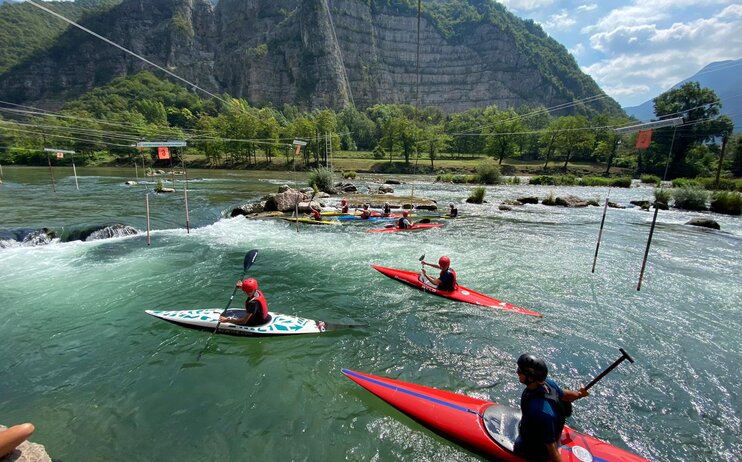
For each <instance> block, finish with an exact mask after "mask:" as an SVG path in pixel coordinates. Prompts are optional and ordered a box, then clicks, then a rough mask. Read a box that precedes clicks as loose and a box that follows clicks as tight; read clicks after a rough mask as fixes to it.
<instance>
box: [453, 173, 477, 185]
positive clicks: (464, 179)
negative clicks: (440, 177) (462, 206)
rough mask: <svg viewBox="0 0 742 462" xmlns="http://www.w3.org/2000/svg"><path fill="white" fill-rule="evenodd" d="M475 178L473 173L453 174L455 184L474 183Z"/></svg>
mask: <svg viewBox="0 0 742 462" xmlns="http://www.w3.org/2000/svg"><path fill="white" fill-rule="evenodd" d="M473 179H474V177H473V176H471V175H453V177H452V178H451V182H452V183H455V184H464V183H472V180H473Z"/></svg>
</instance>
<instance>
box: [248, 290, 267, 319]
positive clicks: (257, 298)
mask: <svg viewBox="0 0 742 462" xmlns="http://www.w3.org/2000/svg"><path fill="white" fill-rule="evenodd" d="M251 302H258V303H259V304H260V314H261V316H262V319H263V321H265V320H266V319H268V316H269V315H268V302H267V301H266V300H265V297H264V296H263V292H261V291H260V290H256V291H255V295H253V297H252V298H249V299H247V300H245V309H247V307H248V305H249V304H250V303H251Z"/></svg>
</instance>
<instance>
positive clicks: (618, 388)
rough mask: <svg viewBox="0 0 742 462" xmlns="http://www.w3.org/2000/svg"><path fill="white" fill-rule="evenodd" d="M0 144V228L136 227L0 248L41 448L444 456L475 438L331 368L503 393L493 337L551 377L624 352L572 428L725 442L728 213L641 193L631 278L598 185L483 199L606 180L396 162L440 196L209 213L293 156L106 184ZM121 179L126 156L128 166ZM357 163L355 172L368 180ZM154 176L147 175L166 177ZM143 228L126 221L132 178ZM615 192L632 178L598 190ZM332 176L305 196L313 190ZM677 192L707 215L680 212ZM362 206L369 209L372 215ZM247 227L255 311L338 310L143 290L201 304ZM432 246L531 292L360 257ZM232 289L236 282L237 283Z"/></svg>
mask: <svg viewBox="0 0 742 462" xmlns="http://www.w3.org/2000/svg"><path fill="white" fill-rule="evenodd" d="M77 173H78V175H79V178H78V183H79V188H80V189H79V191H78V190H77V188H76V186H75V180H74V177H73V176H72V170H71V169H65V168H55V169H54V175H55V178H56V186H55V188H56V192H53V191H52V188H51V185H50V183H49V172H48V170H47V169H41V168H22V167H7V166H5V167H3V178H2V180H3V183H2V184H0V231H2V230H4V231H5V232H6V234H7V233H8V230H18V229H21V228H24V229H39V228H43V227H47V228H52V229H54V230H55V231H57V232H58V233H60V234H64V233H68V234H69V232H70V230H73V229H75V228H79V227H90V226H94V225H105V224H111V223H121V224H124V225H128V226H131V227H133V228H135V229H137V230H139V233H138V234H136V235H133V236H124V237H114V238H110V239H100V240H93V241H80V240H71V241H67V242H62V241H60V240H55V241H52V242H51V243H49V244H47V245H37V246H30V245H21V244H19V243H14V242H13V241H10V240H6V241H5V244H6V245H5V248H0V313H1V314H2V316H1V318H0V338H1V339H2V342H0V358H2V360H1V361H0V374H1V377H2V380H0V423H3V424H5V425H13V424H16V423H20V422H25V421H30V422H33V423H34V424H35V425H36V428H37V431H36V433H35V434H34V435H33V437H32V440H33V441H35V442H38V443H41V444H44V445H45V447H46V449H47V451H48V452H49V454H50V455H51V456H52V458H54V459H55V460H60V461H100V460H106V461H127V462H128V461H131V460H137V461H170V460H172V461H175V460H187V461H190V460H194V461H195V460H281V461H283V460H307V461H335V460H355V461H368V460H378V461H392V460H394V461H397V460H402V461H420V460H429V461H440V460H447V461H466V460H477V456H475V455H473V454H472V453H470V452H467V451H466V450H464V449H461V448H460V447H459V446H457V445H455V444H453V443H450V442H448V441H446V440H445V439H443V438H441V437H439V436H437V435H435V434H433V433H431V432H429V431H428V430H426V429H424V428H423V427H421V426H420V425H418V424H417V423H415V422H413V421H412V420H410V419H409V418H406V417H404V416H403V415H402V414H401V413H399V412H398V411H396V410H394V409H393V408H391V407H390V406H388V405H386V404H385V403H383V402H381V401H380V400H379V399H377V398H376V397H374V396H372V395H371V394H369V393H368V392H366V391H364V390H363V389H361V388H360V387H358V386H357V385H355V384H354V383H352V382H351V381H350V380H348V379H347V378H345V377H344V376H343V375H342V374H341V372H340V370H341V369H342V368H349V369H354V370H359V371H362V372H369V373H372V374H377V375H382V376H388V377H392V378H398V379H401V380H406V381H411V382H415V383H419V384H423V385H428V386H432V387H436V388H441V389H445V390H449V391H454V392H458V393H465V394H468V395H472V396H476V397H480V398H484V399H491V400H495V401H499V402H503V403H506V404H510V405H516V406H517V404H518V402H519V397H520V390H521V387H522V386H521V385H520V384H519V383H518V380H517V376H516V375H515V359H516V358H517V357H518V356H519V355H520V354H521V353H523V352H533V353H536V354H538V355H541V356H543V357H544V358H545V360H546V362H547V364H548V365H549V368H550V376H552V377H554V378H555V379H556V380H557V381H558V382H560V383H561V384H562V385H563V386H565V387H567V388H577V387H579V386H580V385H581V384H585V383H587V382H588V381H589V380H590V379H591V378H592V377H593V376H594V375H595V374H597V373H598V372H600V371H601V370H602V369H603V368H604V367H606V366H608V365H609V364H610V363H611V362H613V361H614V360H615V359H616V358H618V357H619V356H620V353H619V351H618V348H619V347H622V348H624V349H626V350H627V351H628V352H629V353H630V354H631V355H632V356H633V358H634V359H635V360H636V362H635V363H634V364H630V363H628V362H624V363H623V364H622V365H621V366H620V367H618V368H617V369H616V370H615V371H614V372H613V373H611V374H610V375H608V376H607V377H606V378H605V379H603V380H602V381H601V382H600V383H598V384H597V385H596V386H595V387H594V388H593V389H592V390H591V391H592V393H591V396H590V397H589V398H587V399H584V400H581V401H580V402H579V403H577V404H576V405H575V412H574V416H573V417H572V418H571V419H570V421H569V422H568V424H569V425H570V426H572V427H573V428H575V429H577V430H579V431H582V432H585V433H589V434H591V435H594V436H596V437H598V438H601V439H603V440H606V441H608V442H610V443H611V444H613V445H616V446H619V447H622V448H624V449H628V450H630V451H633V452H636V453H638V454H640V455H642V456H644V457H646V458H648V459H651V460H655V461H677V460H694V461H719V460H722V461H734V460H739V459H738V458H739V455H740V454H742V443H741V442H740V434H741V430H740V427H741V425H740V418H742V399H741V398H740V391H739V390H737V389H736V388H735V387H736V386H737V385H738V384H739V382H740V378H741V376H740V365H741V364H742V357H741V355H740V345H741V344H742V313H741V312H740V308H741V307H742V258H740V257H741V256H742V218H740V217H731V216H725V215H718V214H710V213H707V214H700V213H697V212H684V211H678V210H671V211H660V212H659V217H658V222H657V227H656V229H655V232H654V237H653V241H652V247H651V249H650V252H649V258H648V263H647V268H646V270H645V275H644V281H643V285H642V289H641V291H637V290H636V286H637V281H638V278H639V270H640V268H641V262H642V257H643V255H644V251H645V246H646V241H647V237H648V234H649V230H650V224H651V220H652V213H651V212H645V211H642V210H640V209H639V208H636V207H629V208H626V209H608V213H607V216H606V222H605V228H604V230H603V238H602V242H601V247H600V254H599V257H598V261H597V267H596V272H595V273H594V274H592V273H591V272H590V269H591V265H592V261H593V254H594V251H595V243H596V239H597V234H598V228H599V225H600V221H601V216H602V212H603V208H602V207H588V208H582V209H565V208H557V207H547V206H543V205H527V206H523V207H516V208H514V210H513V211H510V212H503V211H500V210H498V207H497V206H498V205H499V204H500V203H501V202H502V200H505V199H514V198H517V197H520V196H525V195H536V196H538V197H539V198H543V197H544V196H545V195H547V194H548V193H549V192H554V193H555V194H556V195H559V194H565V193H572V194H576V195H578V196H581V197H584V198H597V199H599V200H600V201H601V203H602V202H603V201H604V200H605V196H606V193H608V189H607V188H578V187H572V188H565V187H548V186H544V187H540V186H521V185H500V186H488V187H487V195H486V197H485V199H486V200H488V203H486V204H482V205H474V204H466V203H465V199H466V197H467V196H468V195H469V193H470V192H471V188H472V186H466V185H451V184H438V183H434V182H432V181H430V180H431V178H422V177H420V178H413V177H405V176H398V177H395V178H399V179H402V180H403V181H404V182H405V183H404V184H402V185H399V186H395V189H396V192H397V193H401V194H410V193H411V192H412V189H413V188H414V194H415V195H420V196H423V197H428V198H432V199H435V200H437V201H438V203H439V204H442V205H445V204H448V203H449V202H455V203H457V204H458V205H459V212H460V214H461V215H462V218H460V219H456V220H450V221H449V222H447V223H446V224H445V226H444V227H442V228H439V229H433V230H426V231H422V232H417V233H407V234H403V233H395V234H386V233H382V234H373V233H367V232H366V230H367V229H368V226H369V225H368V224H361V223H345V224H343V225H342V226H332V227H330V226H324V227H323V226H314V227H310V226H305V227H300V228H299V231H298V232H297V230H296V227H294V226H292V225H291V224H290V223H286V222H280V221H275V220H248V219H245V218H243V217H237V218H227V216H228V212H229V211H230V210H231V209H232V208H233V207H234V206H236V205H238V204H241V203H245V202H249V201H255V200H258V199H259V198H260V197H261V196H262V195H264V194H266V193H268V192H275V191H276V190H277V188H278V186H279V185H281V184H289V185H292V186H305V185H306V174H297V173H290V172H281V173H275V172H250V171H226V170H219V171H212V170H191V171H189V178H190V180H189V184H188V203H189V210H188V211H189V225H190V230H189V231H187V230H186V221H185V207H184V195H183V182H182V181H178V182H176V185H175V186H176V190H177V191H176V192H175V193H174V194H159V195H158V194H149V195H148V191H149V192H151V190H152V188H153V187H154V182H153V181H152V180H151V179H150V181H148V182H147V183H146V184H138V185H134V186H126V185H125V184H124V182H125V181H126V180H134V179H135V177H134V176H135V172H134V171H133V170H131V171H129V170H125V169H92V168H80V169H78V170H77ZM140 180H141V178H140ZM378 181H379V178H378V177H373V176H363V177H361V178H360V179H358V180H356V181H355V182H356V183H357V184H359V185H360V186H361V189H365V188H364V187H363V186H365V185H369V186H372V187H373V186H374V185H375V184H376V182H378ZM166 186H167V184H166ZM146 196H148V197H149V203H150V209H151V228H152V233H151V237H150V239H151V245H147V236H146V233H145V230H146V226H147V221H146V215H145V197H146ZM610 198H611V200H612V201H615V202H618V203H619V204H623V205H628V203H629V201H630V200H641V199H647V200H648V199H651V198H652V189H651V188H648V187H634V188H630V189H611V190H610ZM335 202H336V198H333V199H331V200H328V203H335ZM700 215H704V216H709V217H711V218H713V219H715V220H716V221H717V222H719V223H720V225H721V231H713V230H708V229H704V228H698V227H692V226H688V225H685V224H684V223H685V222H686V221H688V220H689V219H690V218H693V217H697V216H700ZM371 226H380V225H378V224H376V225H371ZM250 249H258V250H259V254H258V258H257V260H256V262H255V264H254V266H253V267H252V268H251V269H250V271H249V273H248V274H249V275H250V276H253V277H255V278H257V279H258V280H259V282H260V288H261V289H262V290H263V291H264V293H265V295H266V297H267V298H268V302H269V306H270V309H271V310H272V311H276V312H282V313H287V314H294V315H299V316H304V317H308V318H311V319H321V320H325V321H329V322H342V323H365V324H368V327H364V328H361V329H359V330H349V331H340V332H333V333H328V334H323V335H316V336H313V335H309V336H299V337H292V338H287V337H268V338H240V337H230V336H224V335H217V336H214V338H213V339H212V340H211V342H210V345H209V348H208V349H207V350H206V352H205V353H204V354H203V356H202V357H201V358H200V359H198V355H199V352H201V350H203V349H204V347H205V345H206V342H207V339H208V337H209V334H208V333H207V332H202V331H195V330H189V329H183V328H180V327H177V326H175V325H172V324H169V323H166V322H162V321H160V320H157V319H154V318H152V317H149V316H147V315H146V314H145V313H144V310H145V309H192V308H202V307H213V308H223V307H224V306H225V305H226V303H227V301H228V300H229V296H230V295H231V293H232V289H233V287H234V283H235V281H236V280H237V279H238V278H239V276H240V274H241V273H242V261H243V257H244V255H245V253H246V252H247V251H248V250H250ZM422 254H425V255H426V258H427V259H428V260H435V259H437V257H438V256H440V255H443V254H446V255H449V256H450V257H451V260H452V266H453V267H454V268H455V269H456V271H457V274H458V279H459V282H460V283H461V284H462V285H465V286H467V287H470V288H472V289H475V290H477V291H479V292H483V293H486V294H490V295H492V296H494V297H497V298H499V299H502V300H506V301H508V302H510V303H513V304H516V305H519V306H523V307H526V308H529V309H532V310H535V311H539V312H541V313H543V314H544V317H543V318H541V319H539V318H533V317H529V316H522V315H517V314H511V313H506V312H502V311H497V310H493V309H488V308H480V307H477V306H473V305H464V304H457V303H455V302H452V301H448V300H446V299H443V298H438V297H433V296H431V295H428V294H425V293H423V292H419V291H416V290H414V289H411V288H409V287H406V286H403V285H401V284H399V283H397V282H395V281H392V280H391V279H388V278H386V277H384V276H382V275H381V274H379V273H377V272H375V271H374V270H373V269H372V268H370V266H369V265H371V264H382V265H384V266H391V267H395V268H402V269H410V270H417V269H419V263H418V258H419V257H420V255H422ZM238 297H239V298H238V299H236V303H238V304H241V303H242V300H243V297H244V296H243V295H242V294H238Z"/></svg>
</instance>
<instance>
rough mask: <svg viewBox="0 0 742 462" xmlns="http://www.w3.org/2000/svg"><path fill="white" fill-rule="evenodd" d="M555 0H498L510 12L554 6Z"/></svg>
mask: <svg viewBox="0 0 742 462" xmlns="http://www.w3.org/2000/svg"><path fill="white" fill-rule="evenodd" d="M554 1H555V0H499V2H500V3H502V4H503V5H505V6H507V7H508V8H510V9H511V10H518V11H532V10H537V9H539V8H544V7H547V6H550V5H553V4H554Z"/></svg>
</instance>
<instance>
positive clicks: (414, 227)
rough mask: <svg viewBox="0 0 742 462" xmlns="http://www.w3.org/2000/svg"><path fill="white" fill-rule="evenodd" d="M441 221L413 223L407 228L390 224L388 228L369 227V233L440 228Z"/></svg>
mask: <svg viewBox="0 0 742 462" xmlns="http://www.w3.org/2000/svg"><path fill="white" fill-rule="evenodd" d="M441 226H443V225H442V224H441V223H415V224H414V225H412V226H411V227H409V228H398V227H396V226H390V227H389V228H379V229H369V230H368V232H369V233H396V232H397V231H417V230H420V229H430V228H440V227H441Z"/></svg>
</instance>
